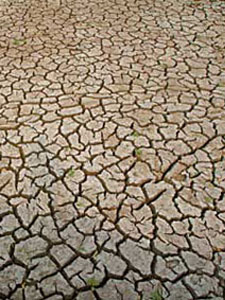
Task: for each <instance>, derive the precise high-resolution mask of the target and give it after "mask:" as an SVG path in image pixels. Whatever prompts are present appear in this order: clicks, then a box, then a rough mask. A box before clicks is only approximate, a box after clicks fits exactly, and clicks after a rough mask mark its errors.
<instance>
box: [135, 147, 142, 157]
mask: <svg viewBox="0 0 225 300" xmlns="http://www.w3.org/2000/svg"><path fill="white" fill-rule="evenodd" d="M141 154H142V150H141V149H140V148H138V149H135V156H137V157H140V156H141Z"/></svg>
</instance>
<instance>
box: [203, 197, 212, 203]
mask: <svg viewBox="0 0 225 300" xmlns="http://www.w3.org/2000/svg"><path fill="white" fill-rule="evenodd" d="M205 202H207V203H213V199H212V198H210V197H205Z"/></svg>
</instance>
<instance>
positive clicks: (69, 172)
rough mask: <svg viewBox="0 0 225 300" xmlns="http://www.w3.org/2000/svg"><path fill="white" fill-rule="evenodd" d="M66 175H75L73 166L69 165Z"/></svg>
mask: <svg viewBox="0 0 225 300" xmlns="http://www.w3.org/2000/svg"><path fill="white" fill-rule="evenodd" d="M68 175H69V176H70V177H73V176H74V175H75V170H74V168H73V167H71V168H70V169H69V171H68Z"/></svg>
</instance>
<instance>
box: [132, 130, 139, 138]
mask: <svg viewBox="0 0 225 300" xmlns="http://www.w3.org/2000/svg"><path fill="white" fill-rule="evenodd" d="M131 135H132V137H134V138H137V137H139V133H138V132H137V131H133V132H132V134H131Z"/></svg>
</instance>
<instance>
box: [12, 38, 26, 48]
mask: <svg viewBox="0 0 225 300" xmlns="http://www.w3.org/2000/svg"><path fill="white" fill-rule="evenodd" d="M26 42H27V41H26V40H25V39H14V40H13V45H16V46H22V45H24V44H26Z"/></svg>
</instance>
